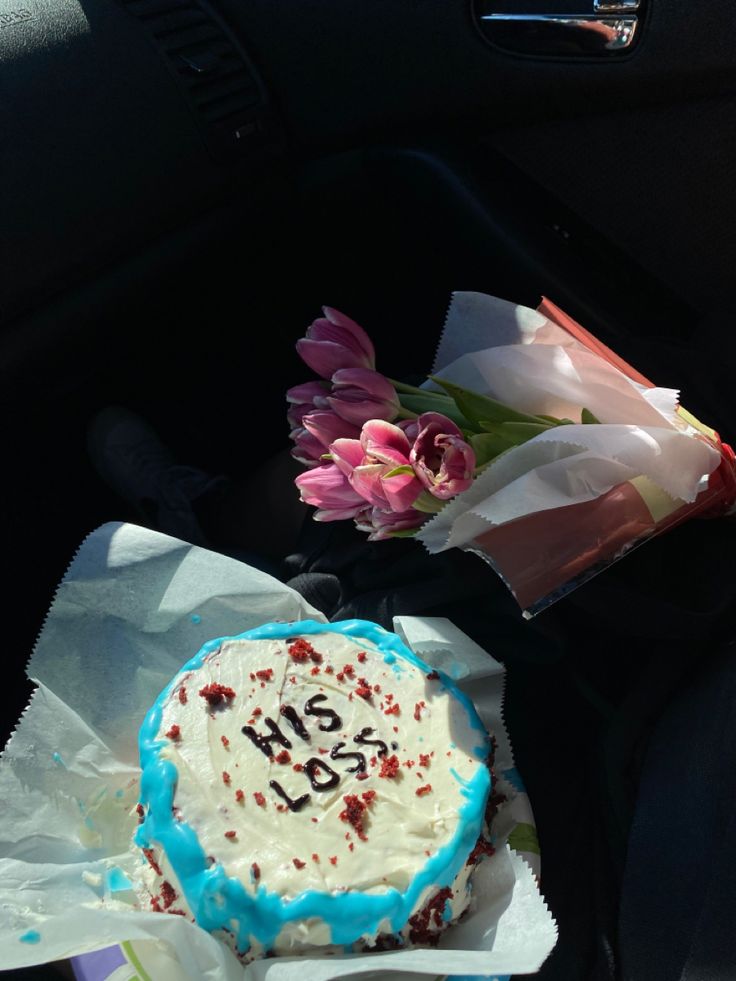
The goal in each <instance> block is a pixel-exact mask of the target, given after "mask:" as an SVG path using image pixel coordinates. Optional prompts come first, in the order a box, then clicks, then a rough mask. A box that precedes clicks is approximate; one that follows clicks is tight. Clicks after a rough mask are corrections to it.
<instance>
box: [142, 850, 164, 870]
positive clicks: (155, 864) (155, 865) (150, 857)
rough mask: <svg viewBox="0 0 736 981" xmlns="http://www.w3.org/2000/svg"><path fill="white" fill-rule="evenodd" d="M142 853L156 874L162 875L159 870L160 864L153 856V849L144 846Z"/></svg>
mask: <svg viewBox="0 0 736 981" xmlns="http://www.w3.org/2000/svg"><path fill="white" fill-rule="evenodd" d="M143 854H144V855H145V856H146V858H147V859H148V864H149V865H150V866H151V868H152V869H153V871H154V872H155V873H156V875H163V873H162V871H161V866H160V865H159V864H158V862H157V861H156V859H155V858H154V857H153V849H152V848H144V849H143Z"/></svg>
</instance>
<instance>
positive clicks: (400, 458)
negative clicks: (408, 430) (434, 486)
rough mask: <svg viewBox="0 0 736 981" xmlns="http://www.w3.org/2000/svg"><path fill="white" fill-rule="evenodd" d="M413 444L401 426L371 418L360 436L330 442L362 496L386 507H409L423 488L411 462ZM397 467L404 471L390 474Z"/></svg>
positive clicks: (345, 472) (401, 508)
mask: <svg viewBox="0 0 736 981" xmlns="http://www.w3.org/2000/svg"><path fill="white" fill-rule="evenodd" d="M410 452H411V445H410V443H409V440H408V439H407V438H406V436H405V435H404V433H403V432H402V431H401V430H400V429H399V427H398V426H394V425H392V423H390V422H385V421H383V420H381V419H371V420H370V421H369V422H366V423H365V424H364V426H363V428H362V430H361V433H360V439H359V440H357V439H338V440H335V442H334V443H332V444H330V453H332V458H333V460H334V461H335V463H336V465H337V466H338V467H339V468H340V470H341V471H342V473H343V474H345V476H346V477H347V479H348V481H349V482H350V486H351V487H352V488H353V489H354V490H355V491H356V492H357V493H358V494H360V496H361V497H362V498H364V499H365V500H366V501H368V503H369V504H372V505H373V506H374V507H377V508H380V509H381V510H383V511H396V512H402V511H406V510H407V508H409V507H411V505H412V504H413V503H414V501H415V500H416V499H417V497H418V496H419V494H420V493H421V491H422V484H421V483H420V482H419V480H418V479H417V476H416V474H415V473H414V470H413V468H412V467H411V464H410V462H409V453H410ZM397 467H402V468H407V471H406V472H404V473H398V474H395V475H394V476H389V474H391V472H392V471H394V470H396V469H397Z"/></svg>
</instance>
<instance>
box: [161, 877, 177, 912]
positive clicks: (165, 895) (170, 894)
mask: <svg viewBox="0 0 736 981" xmlns="http://www.w3.org/2000/svg"><path fill="white" fill-rule="evenodd" d="M175 899H176V891H175V889H174V887H173V886H172V885H171V883H170V882H166V881H164V883H163V885H162V886H161V901H162V902H163V904H164V909H168V908H169V906H171V905H172V903H173V902H174V900H175Z"/></svg>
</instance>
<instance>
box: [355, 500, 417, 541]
mask: <svg viewBox="0 0 736 981" xmlns="http://www.w3.org/2000/svg"><path fill="white" fill-rule="evenodd" d="M427 517H428V516H427V515H426V514H422V512H421V511H417V510H415V509H414V508H408V509H407V510H406V511H399V512H396V511H381V510H380V508H372V507H367V508H365V509H364V510H363V511H361V512H360V513H359V514H357V515H356V516H355V518H354V519H353V520H354V521H355V527H356V528H357V529H358V531H365V532H368V541H369V542H382V541H385V539H387V538H393V536H394V534H395V533H396V532H397V531H408V530H410V529H414V528H419V526H420V525H422V524H424V522H425V521H426V520H427Z"/></svg>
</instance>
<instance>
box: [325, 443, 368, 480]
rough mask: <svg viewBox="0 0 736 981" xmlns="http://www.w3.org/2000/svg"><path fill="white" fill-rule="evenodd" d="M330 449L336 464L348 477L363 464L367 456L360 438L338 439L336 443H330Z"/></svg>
mask: <svg viewBox="0 0 736 981" xmlns="http://www.w3.org/2000/svg"><path fill="white" fill-rule="evenodd" d="M329 450H330V453H331V454H332V458H333V460H334V461H335V464H336V465H337V466H338V467H339V468H340V470H341V471H342V473H344V474H345V476H346V477H349V476H350V475H351V474H352V472H353V470H354V469H355V468H356V467H359V466H360V465H361V463H362V462H363V459H364V456H365V454H364V453H363V447H362V446H361V445H360V440H357V439H336V440H335V441H334V443H330V446H329Z"/></svg>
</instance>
